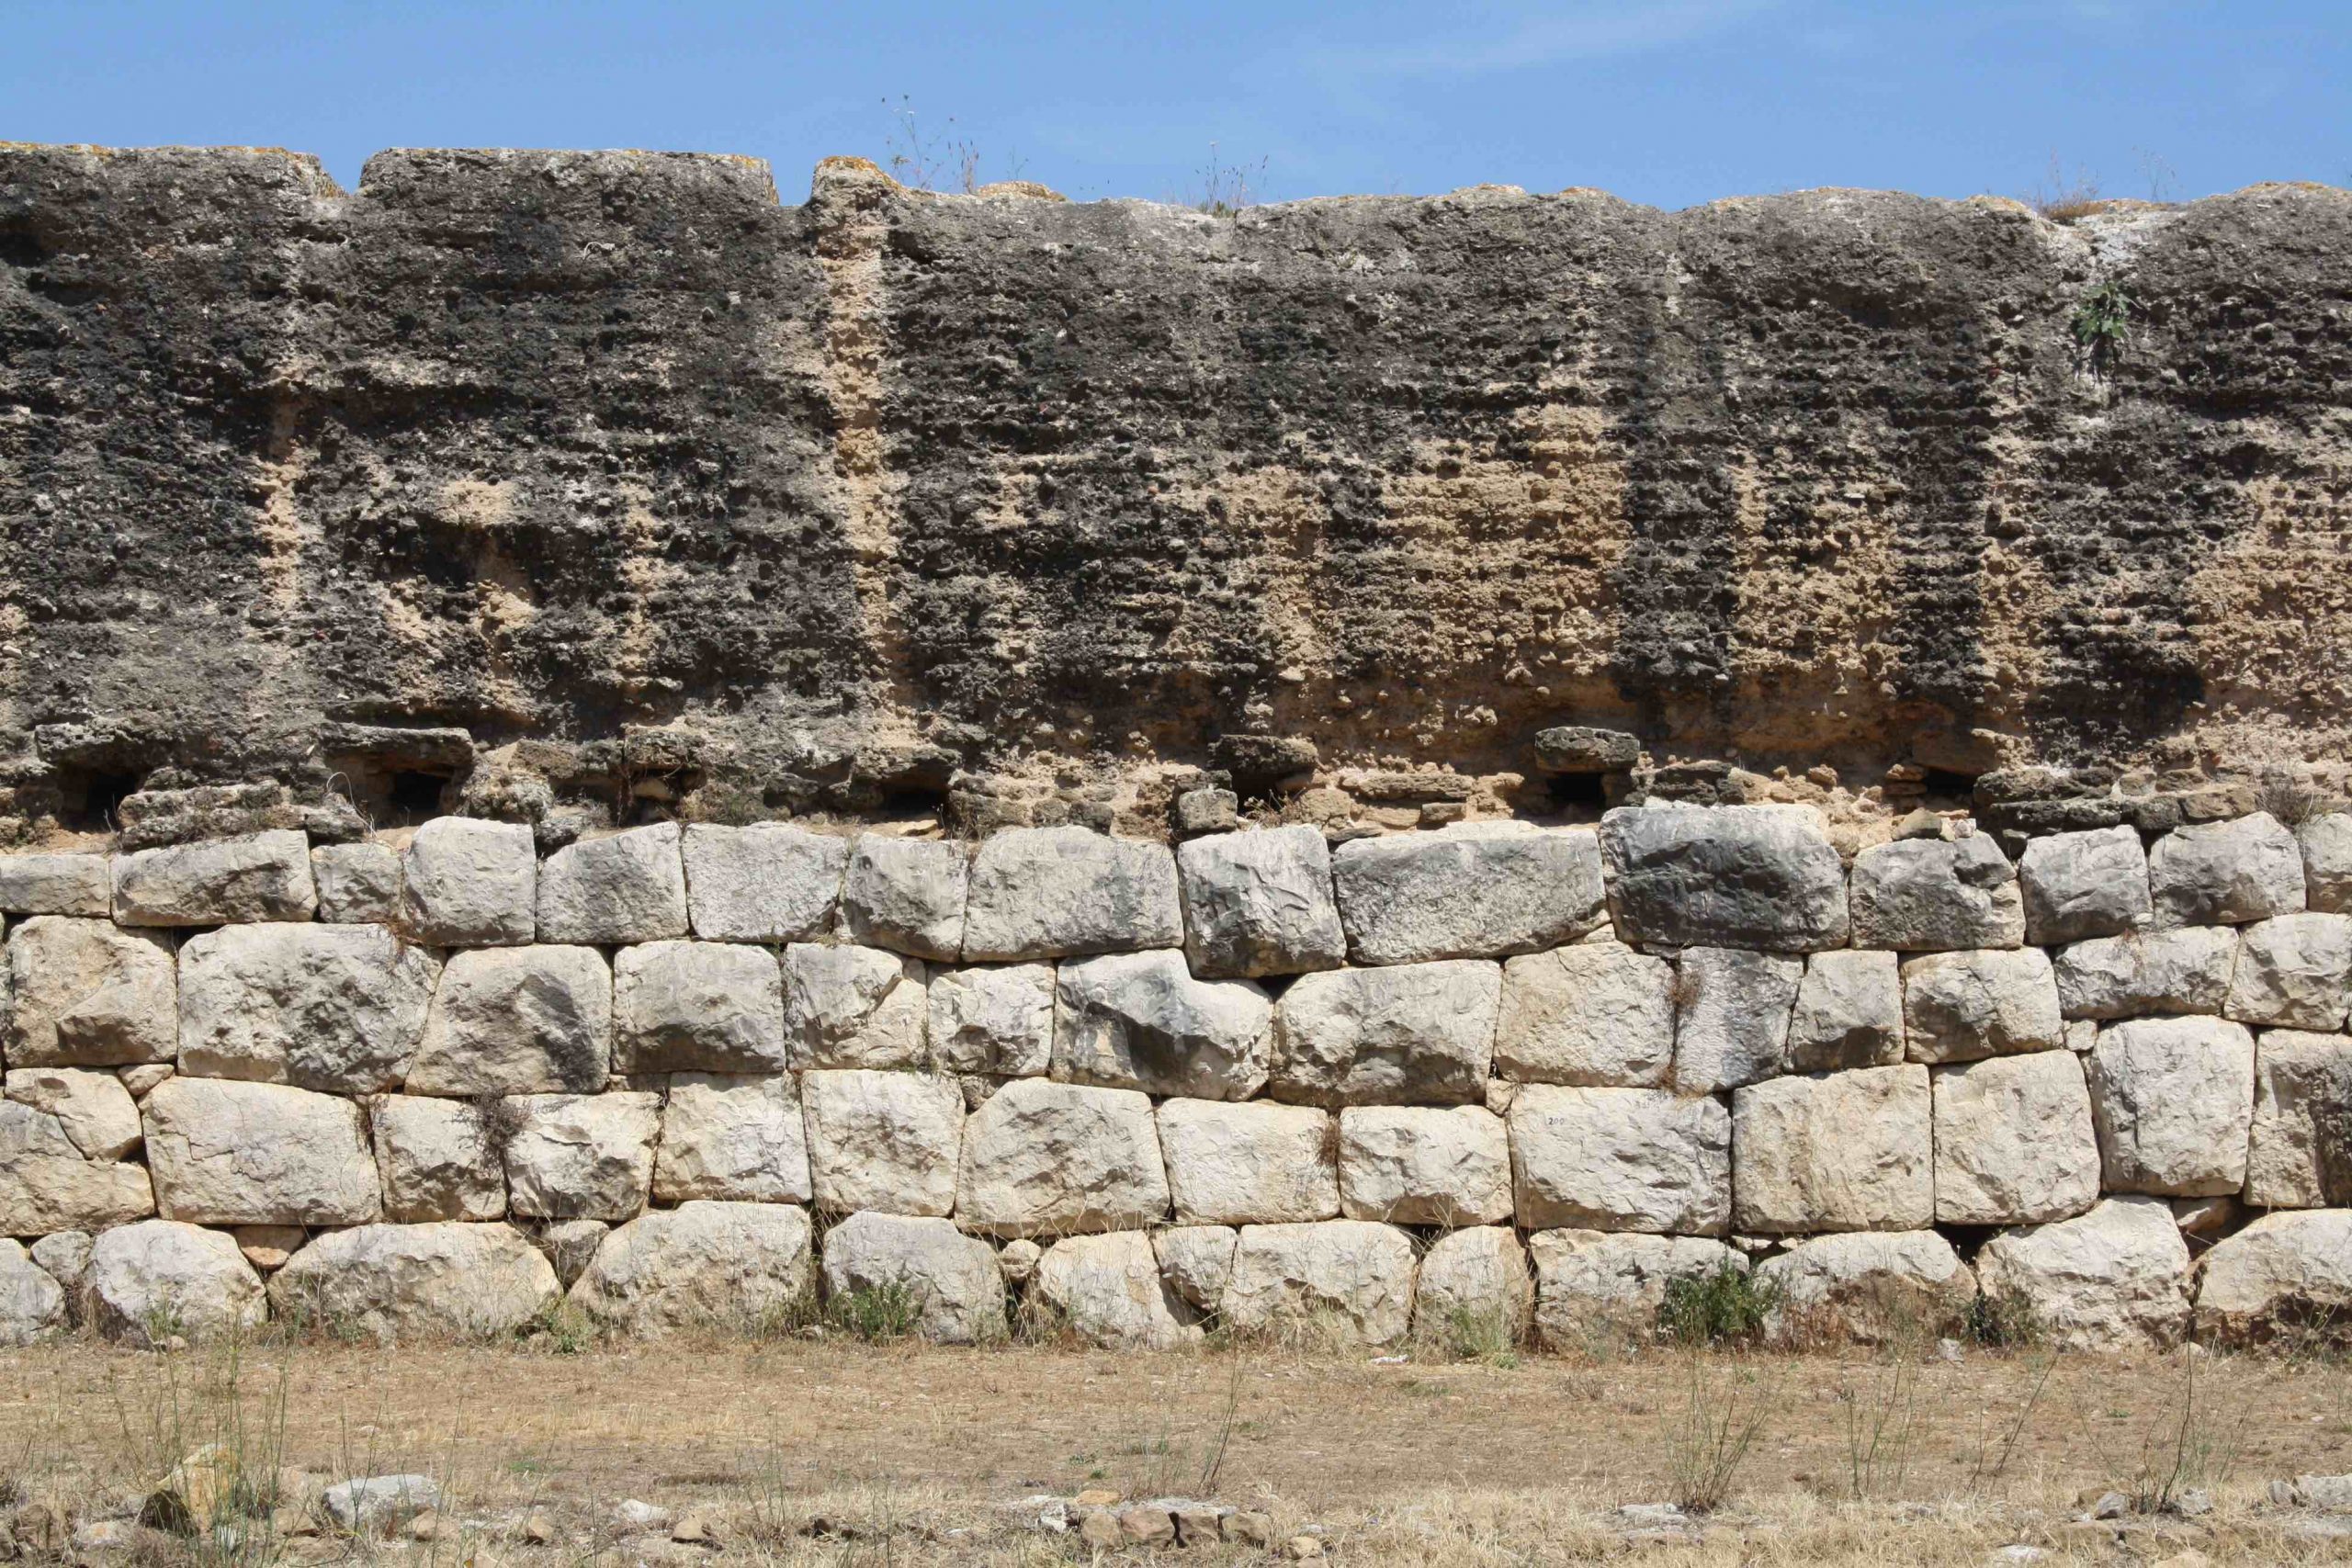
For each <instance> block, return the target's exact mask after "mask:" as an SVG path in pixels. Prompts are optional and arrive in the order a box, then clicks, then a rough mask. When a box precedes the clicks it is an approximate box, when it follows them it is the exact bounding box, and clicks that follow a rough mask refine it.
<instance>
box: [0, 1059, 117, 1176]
mask: <svg viewBox="0 0 2352 1568" xmlns="http://www.w3.org/2000/svg"><path fill="white" fill-rule="evenodd" d="M6 1084H7V1090H6V1092H7V1097H8V1099H10V1100H14V1101H15V1102H16V1103H17V1104H18V1105H27V1106H30V1107H31V1108H32V1109H33V1110H35V1111H46V1112H48V1113H49V1114H50V1115H51V1116H54V1117H56V1118H57V1124H58V1126H59V1128H60V1129H62V1131H63V1132H64V1134H65V1136H66V1138H67V1140H68V1141H69V1142H71V1143H72V1144H73V1145H74V1150H75V1152H77V1153H79V1154H80V1155H81V1156H82V1157H83V1158H84V1159H90V1160H117V1159H124V1158H128V1157H129V1156H130V1153H131V1151H132V1150H134V1149H136V1148H138V1147H139V1140H140V1139H141V1137H142V1136H143V1135H144V1134H142V1133H141V1129H140V1125H139V1106H138V1104H137V1103H136V1102H135V1101H133V1100H131V1098H130V1090H129V1089H125V1088H123V1087H122V1080H121V1079H120V1078H118V1077H115V1076H114V1075H113V1074H112V1073H94V1072H90V1071H88V1070H86V1069H85V1068H81V1067H12V1068H10V1069H9V1071H8V1076H7V1079H6Z"/></svg>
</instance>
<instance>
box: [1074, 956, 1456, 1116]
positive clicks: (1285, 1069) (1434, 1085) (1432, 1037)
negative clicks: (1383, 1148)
mask: <svg viewBox="0 0 2352 1568" xmlns="http://www.w3.org/2000/svg"><path fill="white" fill-rule="evenodd" d="M1064 973H1065V974H1067V973H1068V970H1067V969H1065V970H1064ZM1501 1000H1502V967H1501V965H1499V964H1492V963H1487V962H1483V961H1479V960H1476V959H1451V960H1441V961H1439V962H1437V963H1433V964H1405V965H1397V966H1394V967H1389V968H1385V969H1340V970H1334V971H1331V972H1329V973H1328V974H1321V975H1306V976H1301V977H1300V978H1299V979H1297V980H1296V981H1294V982H1293V983H1292V985H1291V987H1290V989H1289V990H1287V991H1285V992H1283V999H1282V1004H1281V1006H1280V1007H1279V1008H1278V1009H1276V1010H1275V1021H1274V1035H1275V1047H1274V1052H1275V1066H1274V1071H1273V1074H1272V1080H1271V1083H1270V1085H1269V1088H1268V1092H1269V1093H1271V1094H1272V1095H1273V1096H1274V1098H1276V1099H1278V1100H1298V1101H1303V1102H1306V1103H1308V1104H1315V1105H1329V1106H1338V1105H1397V1104H1412V1103H1421V1104H1440V1105H1442V1104H1475V1103H1477V1102H1478V1101H1480V1100H1483V1099H1484V1098H1485V1095H1486V1085H1487V1072H1488V1069H1489V1067H1490V1066H1491V1065H1492V1062H1493V1059H1494V1039H1495V1019H1496V1015H1497V1011H1498V1008H1499V1006H1500V1003H1501Z"/></svg>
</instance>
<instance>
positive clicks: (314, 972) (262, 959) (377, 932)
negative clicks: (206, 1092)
mask: <svg viewBox="0 0 2352 1568" xmlns="http://www.w3.org/2000/svg"><path fill="white" fill-rule="evenodd" d="M440 977H441V965H440V964H439V962H438V961H436V960H435V958H434V957H433V955H432V954H431V953H426V952H425V951H424V950H423V949H422V948H415V947H411V946H409V945H408V944H407V943H406V942H402V941H401V940H400V939H399V938H398V937H396V936H394V935H393V934H392V933H391V932H390V931H388V930H386V929H385V928H384V927H382V926H322V925H293V924H275V925H251V926H223V927H221V928H220V930H219V931H206V932H204V933H203V934H201V935H199V936H192V937H190V938H188V939H187V943H186V945H184V946H183V947H182V948H181V949H180V973H179V996H180V1027H179V1039H180V1051H179V1070H180V1071H181V1072H182V1073H184V1074H189V1075H193V1076H196V1077H223V1078H246V1079H251V1080H253V1081H255V1082H259V1083H290V1084H292V1085H294V1086H295V1087H296V1088H298V1089H320V1090H322V1091H324V1092H327V1093H331V1094H374V1093H377V1092H379V1091H380V1090H383V1089H396V1088H398V1087H399V1086H400V1083H401V1079H402V1078H404V1077H407V1075H408V1070H409V1066H410V1064H411V1063H412V1062H413V1060H414V1059H415V1056H416V1051H417V1045H418V1043H419V1041H420V1040H421V1038H422V1037H423V1035H424V1020H425V1012H426V1009H427V1008H428V1007H429V1006H430V1005H431V1003H432V1000H433V991H434V987H435V985H436V984H437V983H438V982H439V980H440Z"/></svg>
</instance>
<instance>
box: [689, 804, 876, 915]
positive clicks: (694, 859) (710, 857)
mask: <svg viewBox="0 0 2352 1568" xmlns="http://www.w3.org/2000/svg"><path fill="white" fill-rule="evenodd" d="M679 849H680V856H681V860H682V863H684V867H685V877H686V912H687V916H688V923H689V924H691V925H692V926H693V927H694V932H695V935H696V936H698V937H700V938H702V939H703V940H704V941H705V942H806V941H808V940H809V939H810V938H812V937H820V936H823V935H824V934H826V933H827V932H828V931H831V930H832V926H833V915H834V911H835V910H836V909H838V908H840V906H841V895H842V874H843V873H844V872H845V871H846V870H847V869H848V866H849V840H847V839H842V838H835V837H832V836H830V835H828V834H823V833H811V832H809V830H808V829H805V828H795V827H792V826H791V825H790V824H788V823H784V822H754V823H752V825H751V826H749V827H746V828H728V827H720V826H718V825H717V824H714V823H708V822H695V823H690V824H688V826H687V828H686V829H685V836H684V840H682V841H681V843H680V846H679Z"/></svg>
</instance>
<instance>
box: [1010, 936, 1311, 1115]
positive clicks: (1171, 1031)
mask: <svg viewBox="0 0 2352 1568" xmlns="http://www.w3.org/2000/svg"><path fill="white" fill-rule="evenodd" d="M1293 994H1294V995H1295V988H1294V992H1293ZM1272 1024H1273V1003H1272V1001H1271V1000H1269V999H1268V998H1267V996H1266V993H1265V991H1264V990H1263V989H1262V988H1261V987H1259V986H1258V985H1257V984H1256V982H1254V981H1250V980H1196V979H1194V978H1193V974H1192V971H1191V970H1190V969H1188V968H1187V967H1186V966H1185V964H1184V955H1183V954H1182V953H1177V952H1173V951H1169V952H1159V953H1111V954H1106V955H1104V956H1103V957H1099V958H1087V959H1074V960H1069V961H1067V962H1065V963H1064V964H1062V965H1061V973H1060V975H1059V976H1058V979H1057V991H1056V998H1055V1011H1054V1064H1053V1070H1054V1076H1055V1077H1058V1078H1062V1079H1065V1080H1067V1081H1069V1082H1071V1083H1082V1084H1093V1085H1097V1086H1099V1087H1102V1088H1106V1089H1142V1090H1143V1091H1145V1092H1146V1093H1148V1094H1172V1095H1183V1096H1188V1097H1190V1098H1193V1099H1195V1100H1246V1099H1248V1098H1249V1097H1250V1095H1252V1094H1254V1093H1256V1092H1257V1091H1258V1089H1261V1087H1263V1086H1264V1084H1265V1082H1266V1059H1267V1053H1268V1048H1269V1044H1270V1039H1271V1036H1272V1032H1273V1030H1272Z"/></svg>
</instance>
